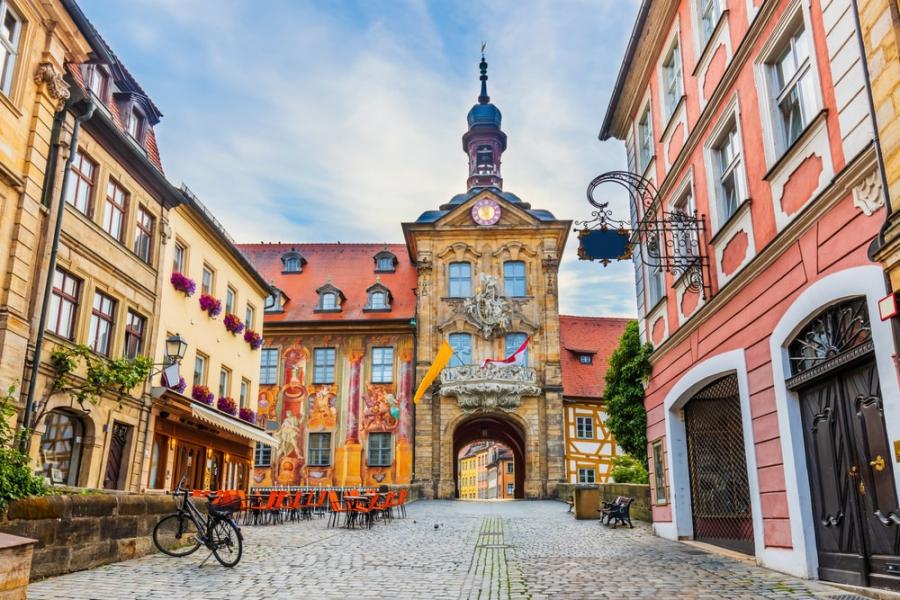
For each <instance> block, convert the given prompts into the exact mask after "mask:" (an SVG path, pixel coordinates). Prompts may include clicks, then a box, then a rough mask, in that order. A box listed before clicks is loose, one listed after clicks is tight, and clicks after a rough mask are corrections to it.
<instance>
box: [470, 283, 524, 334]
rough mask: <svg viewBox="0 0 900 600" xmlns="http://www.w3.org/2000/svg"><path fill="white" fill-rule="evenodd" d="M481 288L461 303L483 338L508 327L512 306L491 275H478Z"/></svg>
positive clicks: (510, 321)
mask: <svg viewBox="0 0 900 600" xmlns="http://www.w3.org/2000/svg"><path fill="white" fill-rule="evenodd" d="M478 281H479V283H480V284H481V289H480V290H479V291H478V292H477V293H476V294H475V296H473V297H471V298H466V300H465V303H464V304H463V310H464V311H465V315H466V319H467V320H468V321H469V322H470V323H471V324H472V325H474V326H475V327H477V328H478V331H479V332H480V333H481V335H482V337H484V339H486V340H487V339H490V338H492V337H493V336H494V335H495V334H496V333H502V332H504V331H507V330H508V329H509V326H510V324H511V323H512V306H511V305H510V303H509V300H507V299H506V298H505V297H504V296H503V295H502V293H501V289H500V283H499V282H498V281H497V278H496V277H494V276H493V275H488V274H486V273H481V274H479V275H478Z"/></svg>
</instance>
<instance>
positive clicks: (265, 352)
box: [259, 348, 278, 385]
mask: <svg viewBox="0 0 900 600" xmlns="http://www.w3.org/2000/svg"><path fill="white" fill-rule="evenodd" d="M259 383H260V385H275V384H276V383H278V349H277V348H263V349H262V354H260V360H259Z"/></svg>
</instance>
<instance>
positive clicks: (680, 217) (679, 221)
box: [672, 185, 698, 265]
mask: <svg viewBox="0 0 900 600" xmlns="http://www.w3.org/2000/svg"><path fill="white" fill-rule="evenodd" d="M672 215H673V216H674V217H675V218H674V219H673V220H672V244H673V248H672V249H673V253H674V254H675V256H676V258H677V259H678V260H679V262H680V263H682V264H685V265H686V264H689V263H690V262H691V260H692V259H693V258H694V257H695V256H697V250H698V248H697V242H696V238H695V236H694V231H693V227H692V218H693V217H694V194H693V192H692V190H691V186H690V185H688V186H687V188H686V189H685V190H684V191H683V192H682V194H681V196H679V197H678V199H677V200H676V201H675V202H674V204H672Z"/></svg>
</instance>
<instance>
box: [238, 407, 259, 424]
mask: <svg viewBox="0 0 900 600" xmlns="http://www.w3.org/2000/svg"><path fill="white" fill-rule="evenodd" d="M238 416H239V417H240V418H241V420H243V421H247V422H248V423H250V424H252V425H256V413H254V412H253V411H252V410H251V409H249V408H242V409H241V410H239V411H238Z"/></svg>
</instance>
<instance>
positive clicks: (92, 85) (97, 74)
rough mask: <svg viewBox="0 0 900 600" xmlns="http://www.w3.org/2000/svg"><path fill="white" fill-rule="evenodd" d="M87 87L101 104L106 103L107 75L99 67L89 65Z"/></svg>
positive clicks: (107, 90)
mask: <svg viewBox="0 0 900 600" xmlns="http://www.w3.org/2000/svg"><path fill="white" fill-rule="evenodd" d="M87 86H88V89H90V90H91V92H93V93H94V95H95V96H97V98H99V99H100V101H101V102H106V101H107V97H108V94H109V75H108V74H107V73H106V71H105V70H104V69H103V67H101V66H100V65H90V66H89V67H88V73H87Z"/></svg>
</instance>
